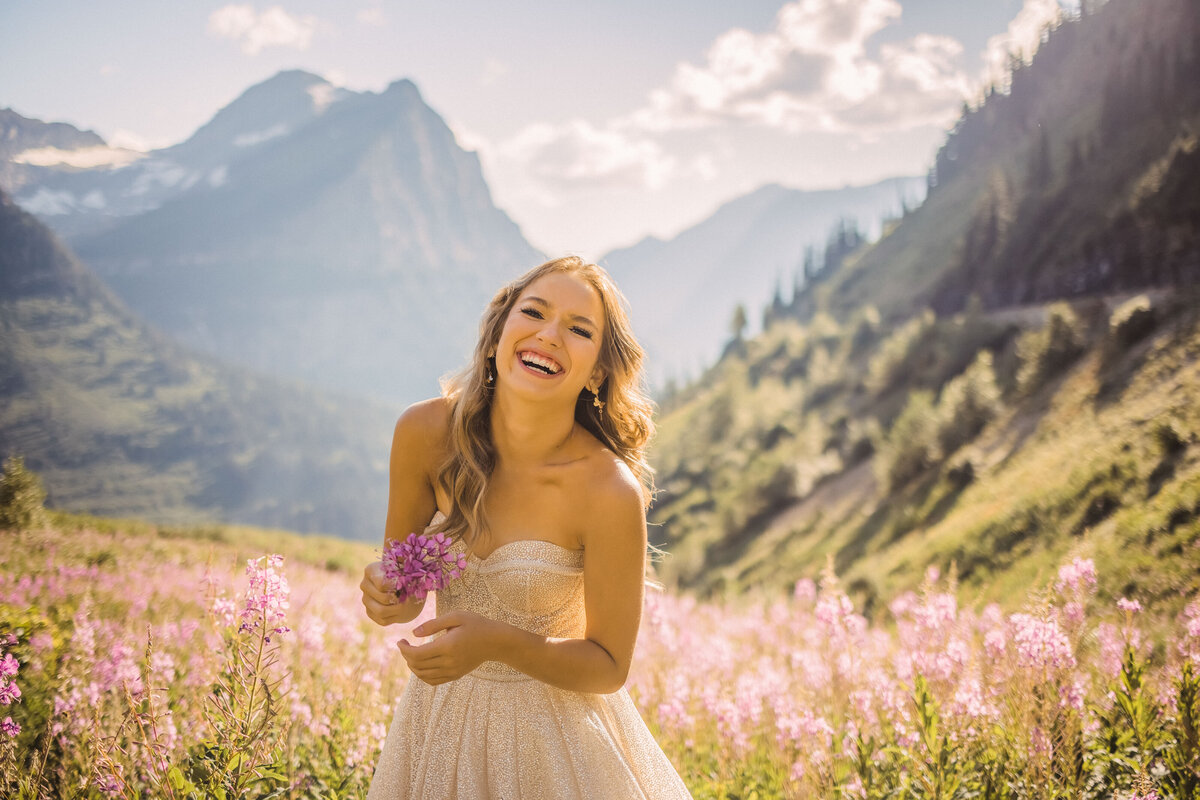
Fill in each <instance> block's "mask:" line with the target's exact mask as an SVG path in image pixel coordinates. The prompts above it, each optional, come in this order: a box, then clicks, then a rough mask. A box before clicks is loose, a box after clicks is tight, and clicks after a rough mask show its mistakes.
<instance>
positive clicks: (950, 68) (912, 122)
mask: <svg viewBox="0 0 1200 800" xmlns="http://www.w3.org/2000/svg"><path fill="white" fill-rule="evenodd" d="M900 13H901V7H900V4H899V2H897V0H797V1H796V2H793V3H789V4H788V5H785V6H784V7H783V8H782V9H780V11H779V14H778V15H777V16H776V18H775V24H774V26H773V28H772V29H771V30H769V31H767V32H765V33H760V34H755V33H750V32H748V31H745V30H741V29H734V30H731V31H728V32H726V33H724V34H722V35H721V36H720V37H718V38H717V39H716V41H714V42H713V45H712V46H711V47H710V48H709V50H708V52H707V53H706V55H705V61H704V63H703V64H701V65H699V66H697V65H695V64H688V63H683V64H680V65H678V66H677V67H676V70H675V75H674V77H673V79H672V80H671V83H670V85H669V86H668V87H666V88H664V89H660V90H658V91H657V92H655V93H653V94H652V96H651V101H650V104H649V106H648V107H647V108H645V109H642V110H641V111H640V112H637V114H635V115H634V120H635V121H636V122H637V123H638V124H639V125H641V126H643V127H645V128H646V129H648V130H659V131H662V130H671V129H679V128H689V127H690V128H694V127H701V126H710V125H718V124H722V123H727V122H730V121H740V122H749V123H751V124H755V125H762V126H766V127H768V128H777V129H783V130H786V131H788V132H791V133H799V132H803V131H814V130H825V131H830V130H832V131H849V132H858V133H861V134H863V135H874V134H878V133H879V132H880V131H887V130H899V129H908V128H912V127H914V126H919V125H925V124H929V123H931V122H932V123H936V124H941V123H944V122H946V121H948V120H949V119H950V118H952V117H953V115H954V114H955V113H957V111H958V108H959V106H960V104H961V101H962V98H963V97H964V96H965V95H966V94H967V92H968V89H969V84H968V81H967V77H966V74H965V72H964V70H963V66H962V46H961V44H959V43H958V42H957V41H956V40H954V39H951V38H949V37H944V36H931V35H928V34H921V35H919V36H916V37H914V38H912V39H908V40H906V41H902V42H897V43H890V44H885V45H882V46H881V47H879V48H878V53H877V54H876V53H872V52H870V50H869V48H868V42H869V40H870V39H871V38H872V37H873V36H875V34H877V33H879V32H880V31H881V30H883V29H884V28H885V27H887V26H888V25H890V24H892V23H893V22H895V21H896V20H897V19H899V17H900Z"/></svg>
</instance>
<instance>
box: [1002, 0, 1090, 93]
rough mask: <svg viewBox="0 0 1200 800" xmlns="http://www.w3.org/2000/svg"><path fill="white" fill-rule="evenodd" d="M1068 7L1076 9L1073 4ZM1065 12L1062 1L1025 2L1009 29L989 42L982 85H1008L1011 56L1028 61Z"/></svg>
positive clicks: (1039, 0)
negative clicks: (1045, 33)
mask: <svg viewBox="0 0 1200 800" xmlns="http://www.w3.org/2000/svg"><path fill="white" fill-rule="evenodd" d="M1066 5H1067V6H1068V7H1072V8H1073V7H1075V4H1073V3H1071V2H1068V3H1066ZM1062 12H1063V5H1061V4H1060V3H1059V0H1025V4H1024V5H1023V6H1021V10H1020V11H1018V12H1017V16H1015V17H1013V21H1012V22H1010V23H1009V24H1008V29H1007V30H1006V31H1004V33H998V34H996V35H995V36H993V37H991V38H990V39H988V43H987V47H986V49H985V50H984V55H983V60H984V74H983V83H984V84H985V85H987V84H995V85H997V86H1004V85H1005V84H1006V83H1007V81H1008V73H1009V56H1010V54H1011V55H1015V56H1019V57H1020V58H1022V59H1023V60H1025V61H1028V60H1029V59H1030V58H1031V57H1032V56H1033V54H1034V53H1035V52H1036V51H1037V49H1038V45H1039V44H1041V41H1042V34H1043V33H1044V32H1045V30H1046V27H1047V26H1049V25H1053V24H1055V23H1056V22H1057V21H1058V19H1059V17H1060V16H1061V15H1062Z"/></svg>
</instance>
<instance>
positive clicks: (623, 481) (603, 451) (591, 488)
mask: <svg viewBox="0 0 1200 800" xmlns="http://www.w3.org/2000/svg"><path fill="white" fill-rule="evenodd" d="M594 441H595V443H594V445H590V446H589V448H588V451H589V452H588V453H587V456H586V457H585V458H584V459H582V461H581V467H582V469H581V470H580V474H579V477H580V480H581V482H582V484H583V485H584V486H585V487H586V492H585V493H584V494H585V496H586V497H587V498H588V499H589V501H590V502H591V503H592V504H594V505H596V506H598V507H600V508H605V507H609V508H611V507H612V506H614V505H630V504H632V505H634V506H636V507H638V508H641V504H642V488H641V484H639V483H638V479H637V477H636V476H635V475H634V474H633V470H631V469H630V468H629V465H628V464H626V463H625V460H624V459H622V458H621V457H620V456H618V455H617V454H616V453H614V452H613V451H612V450H610V449H608V448H607V447H605V446H604V444H603V443H602V442H600V441H599V440H594Z"/></svg>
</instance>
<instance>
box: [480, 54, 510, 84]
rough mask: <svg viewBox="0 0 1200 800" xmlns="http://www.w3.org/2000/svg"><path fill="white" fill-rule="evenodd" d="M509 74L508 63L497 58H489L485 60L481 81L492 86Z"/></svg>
mask: <svg viewBox="0 0 1200 800" xmlns="http://www.w3.org/2000/svg"><path fill="white" fill-rule="evenodd" d="M507 74H508V64H505V63H504V62H503V61H500V60H499V59H495V58H489V59H488V60H487V61H485V62H483V76H482V77H481V78H480V79H479V82H480V83H482V84H483V85H484V86H491V85H492V84H494V83H495V82H496V81H498V80H500V79H501V78H503V77H504V76H505V75H507Z"/></svg>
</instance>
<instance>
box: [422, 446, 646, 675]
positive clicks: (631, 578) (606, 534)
mask: <svg viewBox="0 0 1200 800" xmlns="http://www.w3.org/2000/svg"><path fill="white" fill-rule="evenodd" d="M580 519H585V520H588V524H587V526H586V532H585V534H584V537H583V539H584V567H583V581H584V605H585V609H586V612H587V629H586V632H585V634H584V638H582V639H554V638H550V637H546V636H539V635H537V634H533V633H530V632H529V631H525V630H521V629H520V628H517V627H514V626H512V625H507V624H505V623H501V622H496V621H494V620H489V619H487V618H485V617H481V616H479V615H478V614H472V613H470V612H462V611H454V612H450V613H449V614H445V615H443V616H440V617H438V618H437V619H434V620H430V621H429V622H426V623H424V624H422V625H420V626H418V627H417V628H416V629H415V630H414V631H413V633H415V634H416V635H418V636H428V635H430V634H432V633H435V632H437V631H439V630H444V631H446V633H445V634H443V635H442V636H440V637H438V638H437V639H434V640H433V641H432V642H429V643H427V644H424V645H420V646H413V645H410V644H409V643H408V642H401V644H400V650H401V652H402V653H403V654H404V657H405V660H407V661H408V665H409V668H410V669H411V670H412V671H413V674H415V675H416V676H417V677H418V678H420V679H421V680H423V681H425V682H426V683H431V684H438V683H444V682H446V681H451V680H455V679H457V678H460V677H462V676H463V675H465V674H467V673H468V672H470V671H471V670H473V669H475V667H477V666H479V664H481V663H482V662H484V661H500V662H503V663H505V664H508V665H509V666H511V667H513V668H514V669H517V670H520V671H521V672H523V673H525V674H526V675H529V676H530V677H532V678H537V679H538V680H540V681H543V682H545V683H548V684H550V685H552V686H557V687H559V688H560V689H570V690H573V691H581V692H594V693H608V692H615V691H617V690H618V689H620V688H621V687H622V686H623V685H624V684H625V678H626V676H627V675H628V674H629V664H630V662H631V661H632V659H633V648H634V644H635V643H636V642H637V632H638V625H639V624H640V622H641V613H642V592H643V585H644V580H645V563H646V515H645V511H644V510H643V508H642V494H641V487H640V486H639V485H638V483H637V479H636V478H634V477H633V474H632V473H631V472H630V471H629V469H628V467H626V466H625V465H624V464H620V467H619V469H618V470H617V474H615V475H613V476H612V477H611V478H606V479H605V480H604V481H602V482H600V485H594V486H591V487H589V491H588V493H587V500H586V502H585V503H582V504H581V507H580Z"/></svg>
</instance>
